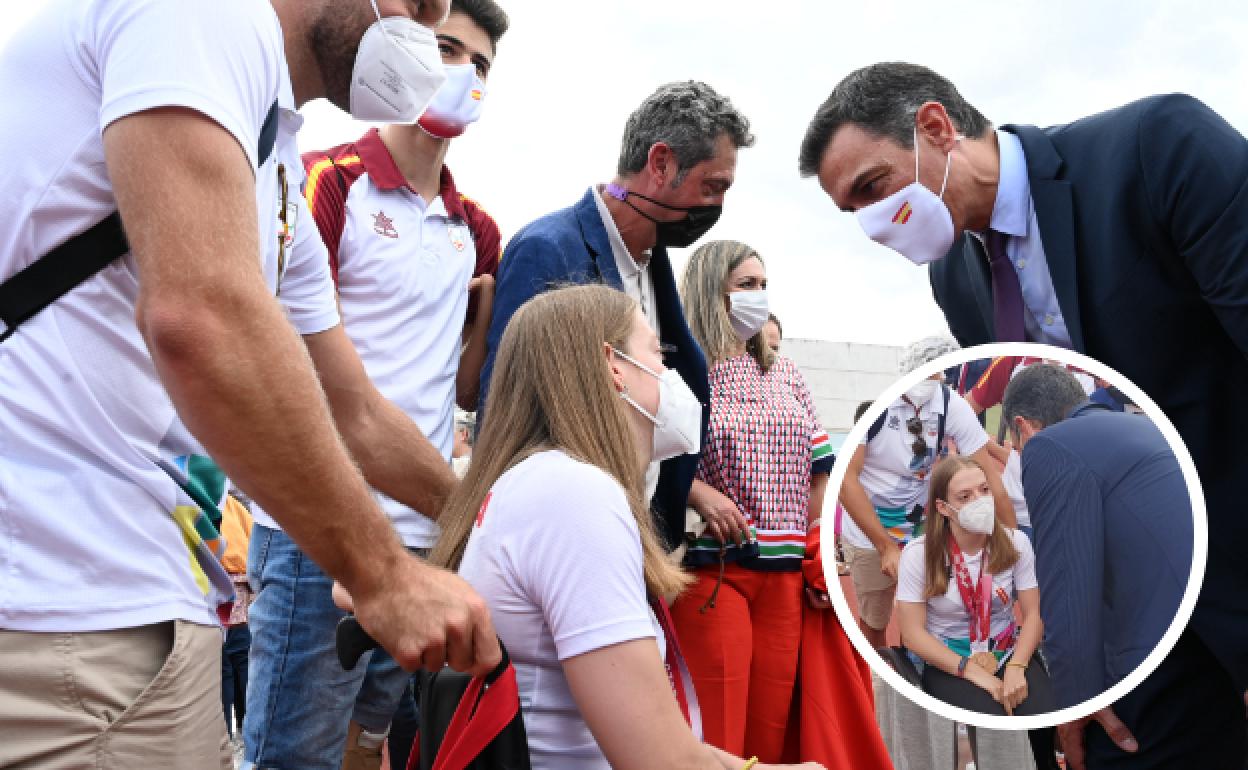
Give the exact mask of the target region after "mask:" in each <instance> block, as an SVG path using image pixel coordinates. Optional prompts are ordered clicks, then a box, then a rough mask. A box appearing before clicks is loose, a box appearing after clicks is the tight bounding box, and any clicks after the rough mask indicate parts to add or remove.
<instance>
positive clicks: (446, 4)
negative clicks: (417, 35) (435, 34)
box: [412, 0, 451, 29]
mask: <svg viewBox="0 0 1248 770" xmlns="http://www.w3.org/2000/svg"><path fill="white" fill-rule="evenodd" d="M415 6H416V13H415V14H413V15H412V19H413V20H414V21H418V22H420V23H421V24H424V25H425V26H426V27H429V28H430V29H433V28H434V27H437V26H439V25H440V24H441V23H442V22H444V21H446V17H447V16H449V15H450V13H451V3H450V0H417V2H416V3H415Z"/></svg>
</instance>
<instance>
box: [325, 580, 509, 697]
mask: <svg viewBox="0 0 1248 770" xmlns="http://www.w3.org/2000/svg"><path fill="white" fill-rule="evenodd" d="M334 603H335V604H337V605H338V606H339V607H341V608H343V609H345V610H354V612H355V616H356V618H357V619H358V620H359V622H360V625H361V626H363V628H364V630H365V631H367V632H368V634H369V636H371V637H373V639H375V640H377V643H378V644H380V645H381V646H382V647H384V648H385V649H386V651H387V652H389V653H390V655H391V656H392V657H394V659H395V660H397V661H398V662H399V665H400V666H402V667H403V668H404V669H407V670H408V671H411V670H414V669H417V668H422V667H423V668H425V669H427V670H429V671H437V670H438V669H440V668H442V666H443V664H449V665H450V667H451V668H453V669H455V670H456V671H464V672H467V673H470V674H472V675H473V676H483V675H485V674H488V673H489V672H490V671H492V670H493V669H494V667H495V666H497V665H498V662H499V661H500V660H501V659H502V651H501V650H500V649H499V647H498V637H497V636H496V635H495V632H494V625H493V623H491V622H490V613H489V610H488V609H487V608H486V606H485V602H484V601H483V600H482V599H481V597H480V596H478V595H477V594H476V593H475V592H474V591H473V590H472V587H471V586H469V585H468V584H467V583H466V582H464V580H463V579H462V578H460V577H459V576H458V575H455V574H454V573H452V572H448V571H447V570H444V569H439V568H437V567H432V566H430V565H428V564H426V563H424V562H423V561H421V560H420V559H417V558H416V557H414V556H406V555H405V557H404V558H403V559H402V560H401V561H400V562H399V563H398V565H396V567H395V569H394V570H392V571H390V573H389V574H388V576H387V579H386V580H385V581H384V582H383V583H381V584H378V585H377V587H376V588H375V589H373V590H372V591H370V592H368V593H367V594H364V595H360V594H358V593H357V594H356V595H350V594H348V593H347V591H346V590H345V589H343V588H342V587H341V586H339V585H338V584H335V585H334Z"/></svg>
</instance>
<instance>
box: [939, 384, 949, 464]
mask: <svg viewBox="0 0 1248 770" xmlns="http://www.w3.org/2000/svg"><path fill="white" fill-rule="evenodd" d="M940 390H941V392H942V393H943V394H944V397H945V408H944V410H943V411H942V412H941V413H940V416H939V417H938V418H937V419H936V455H937V456H939V455H940V450H941V447H943V446H944V445H945V415H947V414H949V386H948V385H945V384H944V383H941V386H940Z"/></svg>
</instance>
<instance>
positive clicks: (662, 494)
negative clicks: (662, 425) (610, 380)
mask: <svg viewBox="0 0 1248 770" xmlns="http://www.w3.org/2000/svg"><path fill="white" fill-rule="evenodd" d="M753 142H754V137H753V136H752V135H751V134H750V130H749V121H748V120H746V118H745V116H744V115H742V114H741V113H740V112H738V111H737V110H736V109H735V108H734V107H733V106H732V104H731V103H730V102H729V101H728V100H727V99H726V98H724V97H722V96H720V95H719V94H717V93H716V92H715V91H714V90H713V89H712V88H711V87H710V86H708V85H706V84H705V83H699V82H696V81H685V82H677V83H668V84H666V85H664V86H661V87H660V88H659V89H658V90H657V91H655V92H654V93H653V94H651V95H650V96H649V97H647V99H646V100H645V101H644V102H642V104H641V106H639V107H638V108H637V109H636V110H634V111H633V114H632V115H630V116H629V119H628V122H627V124H626V125H625V128H624V138H623V142H622V146H621V148H620V160H619V164H618V166H617V169H616V177H615V179H614V180H613V181H612V182H611V184H608V185H595V186H592V187H590V188H589V190H588V191H586V193H585V195H584V196H583V197H582V198H581V200H580V202H579V203H577V204H576V205H574V206H572V207H570V208H566V209H560V210H559V211H556V212H554V213H553V214H547V215H546V216H544V217H542V218H540V219H538V220H536V221H534V222H531V223H530V224H528V225H526V226H525V227H523V228H521V229H520V231H519V232H518V233H516V235H515V237H513V238H512V239H511V242H510V243H508V244H507V248H506V250H505V251H504V259H503V261H502V263H501V264H500V266H499V271H498V282H497V288H496V290H495V295H494V315H493V320H492V321H491V323H490V330H489V335H488V339H487V351H488V352H487V354H486V361H485V366H484V368H483V369H482V371H481V389H480V392H481V402H480V403H481V404H482V406H483V407H484V406H486V405H487V403H488V402H487V400H486V393H487V391H488V388H489V382H490V377H491V375H492V374H493V370H494V355H495V353H496V352H497V351H498V345H499V342H500V341H501V339H502V336H503V330H504V329H505V328H506V326H507V322H508V321H510V320H511V316H512V315H513V314H515V312H516V310H517V309H519V307H520V306H521V305H523V304H524V303H525V302H526V301H528V300H529V299H530V298H532V297H533V296H534V295H536V294H539V293H541V292H543V291H546V290H548V289H551V288H557V287H559V286H561V285H568V284H580V283H604V284H607V285H609V286H613V287H615V288H617V289H620V290H621V291H624V292H626V293H627V294H628V295H629V296H631V297H633V298H634V299H635V300H637V302H638V304H639V305H640V306H641V311H642V313H643V314H644V315H645V317H646V319H647V320H648V321H649V322H650V325H651V326H653V327H654V328H655V330H656V332H657V333H658V335H659V339H660V341H661V342H662V344H663V345H664V363H665V365H666V366H667V367H668V368H671V369H675V370H676V371H678V372H679V373H680V376H681V377H682V378H683V379H684V381H685V383H686V384H687V385H688V386H689V388H690V389H691V390H692V391H693V393H694V395H696V396H697V397H698V400H699V401H701V402H702V404H703V419H702V424H703V430H704V431H705V427H706V420H707V410H708V409H709V406H708V405H709V404H710V388H709V385H708V384H707V370H706V359H705V357H704V356H703V355H702V350H701V348H699V347H698V344H697V342H695V341H694V339H693V335H692V334H691V333H690V331H689V325H688V323H687V322H686V321H685V314H684V310H683V309H682V307H681V303H680V296H679V294H677V291H676V279H675V276H674V275H673V274H672V265H671V261H670V260H669V258H668V253H667V249H668V248H669V247H675V248H684V247H686V246H689V245H690V244H691V243H693V242H694V241H696V240H697V239H698V238H700V237H702V235H703V234H704V233H705V232H706V230H708V229H709V228H710V227H711V225H713V224H714V223H715V220H716V219H718V217H719V210H720V207H721V206H722V205H723V200H724V195H725V193H727V191H728V188H729V187H731V186H732V181H733V177H734V174H735V171H736V164H737V149H738V148H740V147H749V146H750V145H751V144H753ZM481 419H487V420H488V419H489V417H488V415H485V416H479V417H478V420H479V421H480V420H481ZM697 462H698V458H697V456H696V455H682V456H680V457H675V458H672V459H670V460H667V461H665V462H663V463H661V464H660V467H658V468H655V467H654V466H652V468H651V472H650V473H648V474H647V485H648V486H649V487H650V488H651V489H652V498H651V502H652V505H653V508H654V511H655V514H656V517H657V522H658V524H659V526H660V528H661V531H662V532H663V535H664V537H665V538H666V539H667V542H668V544H669V545H670V546H673V547H674V546H676V545H678V544H679V543H680V542H682V541H683V536H684V530H685V507H686V505H688V504H692V505H694V507H695V508H697V509H698V511H699V513H701V514H702V515H703V516H704V517H705V518H707V519H708V520H715V521H716V523H721V522H722V523H723V524H724V527H725V528H724V531H731V532H738V531H743V530H745V529H746V523H745V519H744V518H743V517H742V516H741V514H740V513H739V512H738V511H737V510H736V506H734V505H732V503H731V501H729V500H727V498H723V495H718V494H717V493H715V490H714V489H713V488H711V487H708V486H706V485H703V484H699V485H698V487H699V489H698V490H696V491H695V494H694V496H693V499H692V500H691V499H690V488H691V485H693V484H694V478H693V476H694V472H695V471H696V470H697ZM656 475H657V480H656ZM719 498H723V499H722V500H721V499H719ZM733 514H735V517H734V516H733ZM728 525H731V527H732V528H731V529H728Z"/></svg>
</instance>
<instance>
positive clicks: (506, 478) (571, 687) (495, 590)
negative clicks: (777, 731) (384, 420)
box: [431, 286, 815, 770]
mask: <svg viewBox="0 0 1248 770" xmlns="http://www.w3.org/2000/svg"><path fill="white" fill-rule="evenodd" d="M487 407H488V411H489V414H490V419H489V421H488V422H486V423H485V426H484V428H483V430H482V431H481V434H480V436H478V442H477V446H476V451H475V452H474V460H473V463H472V465H471V466H469V469H468V473H467V475H466V477H465V478H464V480H463V482H462V483H461V484H460V486H459V487H457V488H456V490H455V491H454V492H453V493H452V495H451V497H450V499H449V500H448V502H447V504H446V507H445V509H444V510H443V512H442V515H441V516H440V517H439V519H438V524H439V525H440V526H441V527H442V537H441V539H440V540H439V542H438V544H437V546H436V547H435V548H434V551H433V554H432V556H431V560H432V561H433V562H434V563H436V564H440V565H443V566H448V567H451V568H458V570H459V572H460V574H461V575H462V576H463V577H464V578H465V579H466V580H468V582H469V583H471V584H472V585H473V587H474V588H476V590H477V591H478V592H479V593H480V594H481V596H482V597H483V598H484V599H485V600H486V603H487V604H488V605H489V607H490V612H491V615H492V617H493V620H494V625H495V628H496V629H497V630H498V634H499V637H500V638H501V639H502V640H503V642H504V644H505V645H506V646H507V649H508V652H509V653H510V655H511V659H512V661H513V662H514V664H515V667H516V678H517V683H518V686H519V689H520V701H521V706H522V711H523V714H524V722H525V729H526V731H527V734H528V740H529V750H530V754H531V757H532V763H533V767H534V768H535V770H541V769H542V768H606V767H608V766H610V767H614V768H637V769H638V770H640V769H641V768H654V767H691V768H708V769H709V768H731V770H744V769H745V768H762V767H767V765H762V764H759V763H758V760H757V758H751V759H750V760H743V759H740V758H739V757H736V756H730V755H729V754H727V753H725V752H723V751H720V750H718V749H714V748H712V747H710V746H707V745H705V744H703V743H702V742H701V741H700V740H699V736H698V735H697V730H698V724H699V720H698V709H697V701H696V697H695V696H694V694H693V692H692V685H691V683H690V682H689V681H688V675H687V672H686V670H685V669H684V667H683V663H682V659H681V656H680V653H679V646H678V644H677V640H676V637H675V634H674V633H673V631H672V629H671V625H670V622H669V620H668V618H667V609H666V605H665V604H664V603H663V601H662V599H661V598H660V597H662V596H663V595H665V594H673V593H677V592H679V591H680V590H681V589H682V588H683V587H684V586H685V585H686V583H687V578H686V577H685V576H684V575H683V573H681V571H680V570H679V569H678V568H677V567H675V566H674V565H672V564H671V563H670V562H669V561H668V560H667V558H666V555H665V553H664V550H663V548H662V546H661V545H660V542H659V539H658V536H657V535H656V533H655V528H654V524H653V522H652V520H651V515H650V513H649V511H648V509H647V507H646V504H645V501H644V500H643V485H644V473H645V468H646V466H647V465H648V464H649V463H650V462H651V460H653V459H662V458H663V457H668V456H674V455H676V454H680V453H686V452H692V451H696V449H697V444H698V432H699V430H700V421H701V405H700V404H699V403H698V401H697V399H696V398H694V397H693V395H692V394H691V393H690V392H689V391H688V388H687V387H686V386H685V385H684V383H683V381H682V380H681V379H680V377H679V375H677V374H676V372H675V371H674V370H667V369H665V368H664V366H663V358H662V354H661V353H660V350H659V341H658V338H657V337H656V336H655V334H654V332H653V330H652V329H651V327H650V326H649V324H647V323H646V320H645V318H644V317H643V316H642V314H641V312H640V309H639V308H638V306H637V303H636V302H634V301H633V300H631V299H629V297H628V296H627V295H625V294H624V293H622V292H619V291H615V290H612V289H609V288H606V287H602V286H578V287H572V288H565V289H558V290H555V291H552V292H549V293H546V294H543V295H539V296H538V297H535V298H534V299H532V300H530V301H529V302H528V303H526V304H525V305H524V306H523V307H521V308H520V310H519V311H518V312H517V313H516V314H515V316H513V317H512V319H511V321H510V323H509V324H508V325H507V329H506V331H505V332H504V333H503V338H502V342H501V344H500V346H499V351H498V359H497V363H496V367H495V375H494V385H493V387H492V388H490V393H489V402H488V405H487ZM665 667H666V671H665ZM811 767H815V766H814V765H811Z"/></svg>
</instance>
